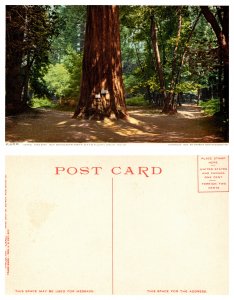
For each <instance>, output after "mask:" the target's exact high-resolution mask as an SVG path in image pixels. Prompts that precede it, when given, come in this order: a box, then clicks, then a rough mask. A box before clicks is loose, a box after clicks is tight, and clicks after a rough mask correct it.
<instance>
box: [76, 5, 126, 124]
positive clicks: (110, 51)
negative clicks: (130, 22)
mask: <svg viewBox="0 0 234 300" xmlns="http://www.w3.org/2000/svg"><path fill="white" fill-rule="evenodd" d="M111 113H114V114H115V116H116V118H117V119H118V118H126V116H127V111H126V104H125V97H124V88H123V79H122V65H121V50H120V32H119V10H118V6H115V5H112V6H107V5H106V6H101V5H97V6H92V5H91V6H88V8H87V23H86V34H85V44H84V56H83V65H82V79H81V90H80V98H79V101H78V105H77V108H76V110H75V113H74V115H73V118H76V117H77V116H79V115H84V116H85V118H94V119H103V118H104V117H110V115H111Z"/></svg>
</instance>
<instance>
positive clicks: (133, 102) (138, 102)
mask: <svg viewBox="0 0 234 300" xmlns="http://www.w3.org/2000/svg"><path fill="white" fill-rule="evenodd" d="M126 104H127V105H129V106H146V105H147V102H146V101H145V99H144V97H143V96H142V95H141V96H136V97H132V98H128V99H126Z"/></svg>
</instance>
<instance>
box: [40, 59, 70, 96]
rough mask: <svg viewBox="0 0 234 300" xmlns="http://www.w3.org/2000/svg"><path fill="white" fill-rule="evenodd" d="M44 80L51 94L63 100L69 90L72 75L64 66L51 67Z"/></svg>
mask: <svg viewBox="0 0 234 300" xmlns="http://www.w3.org/2000/svg"><path fill="white" fill-rule="evenodd" d="M44 80H45V82H46V85H47V88H48V90H49V91H50V93H51V94H54V95H56V96H57V97H59V98H61V97H64V96H65V95H66V93H67V89H68V88H69V82H70V74H69V72H68V70H67V69H66V68H65V66H64V64H55V65H50V66H49V69H48V72H47V74H46V75H45V77H44Z"/></svg>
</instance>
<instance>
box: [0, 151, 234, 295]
mask: <svg viewBox="0 0 234 300" xmlns="http://www.w3.org/2000/svg"><path fill="white" fill-rule="evenodd" d="M228 195H229V158H228V156H221V155H217V156H216V155H207V156H206V155H204V156H128V157H127V156H109V157H105V156H99V157H97V156H7V157H6V189H5V272H6V293H7V294H18V295H26V294H31V295H44V294H51V295H58V294H66V295H67V294H69V295H73V294H76V295H77V294H82V295H83V294H97V295H98V294H99V295H100V294H106V295H145V294H150V295H204V294H208V295H223V294H227V293H228V271H229V270H228Z"/></svg>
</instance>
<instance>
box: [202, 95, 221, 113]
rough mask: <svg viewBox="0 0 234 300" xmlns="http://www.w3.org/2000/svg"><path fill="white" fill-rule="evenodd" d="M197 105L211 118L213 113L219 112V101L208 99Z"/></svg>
mask: <svg viewBox="0 0 234 300" xmlns="http://www.w3.org/2000/svg"><path fill="white" fill-rule="evenodd" d="M199 105H200V106H201V107H202V110H203V111H204V113H205V114H207V115H209V116H213V115H214V114H215V113H217V112H219V111H220V103H219V99H210V100H208V101H200V102H199Z"/></svg>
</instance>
